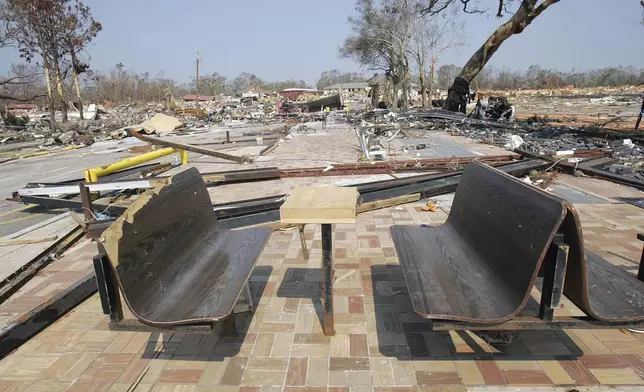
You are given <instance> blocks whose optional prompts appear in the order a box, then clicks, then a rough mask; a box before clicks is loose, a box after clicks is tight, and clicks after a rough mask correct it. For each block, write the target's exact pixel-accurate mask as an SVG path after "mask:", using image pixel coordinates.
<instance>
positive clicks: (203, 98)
mask: <svg viewBox="0 0 644 392" xmlns="http://www.w3.org/2000/svg"><path fill="white" fill-rule="evenodd" d="M183 100H184V101H186V102H194V101H199V102H208V101H214V100H215V96H214V95H186V96H184V97H183Z"/></svg>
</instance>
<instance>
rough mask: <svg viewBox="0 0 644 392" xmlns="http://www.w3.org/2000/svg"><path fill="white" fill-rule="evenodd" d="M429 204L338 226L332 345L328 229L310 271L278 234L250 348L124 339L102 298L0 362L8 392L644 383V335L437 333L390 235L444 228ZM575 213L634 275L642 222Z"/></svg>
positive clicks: (640, 213)
mask: <svg viewBox="0 0 644 392" xmlns="http://www.w3.org/2000/svg"><path fill="white" fill-rule="evenodd" d="M420 205H421V204H420V203H415V204H410V205H406V206H403V207H393V208H389V209H384V210H379V211H373V212H369V213H365V214H361V215H359V217H358V222H357V224H356V225H337V226H335V227H334V236H335V241H334V244H335V250H334V254H335V271H336V272H335V287H334V303H335V322H336V326H335V327H336V336H334V337H325V336H324V335H323V334H322V329H321V325H320V320H319V317H320V316H319V314H320V313H319V312H320V307H321V304H320V299H319V297H320V280H321V274H320V264H321V263H320V260H321V250H320V237H319V236H320V233H319V228H317V227H315V226H307V228H306V236H307V239H308V245H309V247H310V248H311V257H310V259H309V260H308V261H307V260H305V259H303V256H302V252H301V249H300V244H299V239H298V236H297V234H296V232H293V231H276V232H274V233H273V235H272V237H271V239H270V241H269V243H268V245H267V247H266V249H265V250H264V252H263V254H262V256H261V258H260V260H259V263H258V266H257V267H256V269H255V272H254V273H253V275H252V277H251V290H252V292H253V295H254V297H255V300H256V302H257V303H258V306H257V311H256V312H255V313H254V314H252V315H249V316H247V318H246V319H247V320H248V322H247V323H245V324H241V325H239V336H238V337H236V338H228V337H219V336H218V335H208V336H204V335H185V334H150V333H134V332H112V331H109V330H108V329H107V327H106V326H107V316H104V315H103V314H102V312H101V307H100V303H99V299H98V297H97V296H94V297H92V298H91V299H89V300H87V301H85V302H84V303H83V304H81V305H80V306H78V307H77V308H76V309H75V310H74V311H72V312H71V313H69V314H68V315H66V316H65V317H63V318H62V319H60V320H59V321H58V322H56V323H55V324H53V325H52V326H50V327H49V328H47V329H46V330H45V331H43V332H42V333H40V334H38V335H37V336H36V337H34V338H33V339H31V340H29V341H28V342H27V343H25V344H24V345H23V346H22V347H21V348H20V349H18V350H17V351H16V352H14V353H13V354H11V355H9V356H8V357H7V358H5V359H3V360H2V361H0V391H6V390H11V391H40V390H43V391H58V390H61V391H63V390H69V391H132V390H136V391H149V390H150V391H177V392H178V391H206V390H213V391H240V392H241V391H280V390H287V391H292V392H296V391H301V392H304V391H311V392H316V391H334V392H339V391H379V392H384V391H427V392H428V391H431V392H434V391H450V392H451V391H464V390H465V389H466V388H469V387H474V386H499V387H501V386H522V385H529V386H539V385H541V386H555V385H573V386H574V385H616V384H617V385H644V334H639V333H632V332H629V331H627V330H618V329H615V330H592V331H591V330H568V331H557V332H550V331H546V332H534V331H533V332H530V331H523V332H519V333H515V334H514V335H513V339H512V341H511V343H509V344H494V343H487V342H486V340H485V339H484V338H483V337H482V335H479V334H475V333H471V332H431V331H430V330H429V329H428V324H427V323H426V322H423V320H421V319H419V318H418V317H416V316H415V314H414V313H413V311H412V309H411V303H410V300H409V297H408V295H407V292H406V287H405V283H404V281H403V277H402V273H401V270H400V268H399V266H398V259H397V257H396V255H395V252H394V248H393V242H392V240H391V237H390V236H389V232H388V228H389V226H391V225H392V224H421V223H425V224H435V223H441V222H443V221H444V220H445V218H446V214H445V212H443V211H440V210H439V211H438V212H436V213H430V212H422V211H420V208H419V207H420ZM577 208H578V210H579V213H580V215H581V218H582V221H583V226H584V231H585V233H586V236H587V238H586V239H587V241H588V246H589V247H590V248H591V249H595V250H596V251H598V252H599V253H600V254H602V255H604V256H606V257H607V258H608V259H609V260H611V261H613V262H615V263H617V264H620V265H624V266H625V267H627V269H628V270H630V271H634V270H635V269H636V265H637V264H636V260H639V255H640V252H641V244H638V242H637V241H636V240H635V239H634V238H635V233H636V232H637V231H638V230H639V231H642V229H644V228H643V227H642V222H644V210H642V209H640V208H637V207H634V206H631V205H626V204H595V205H578V206H577ZM87 262H88V263H90V259H89V258H88V260H87ZM571 307H574V306H573V305H572V304H570V303H569V302H565V303H564V309H562V310H561V312H562V314H570V313H574V312H575V309H572V308H571ZM642 388H644V386H643V387H642ZM490 390H495V389H490ZM511 390H514V389H511ZM528 390H529V389H528ZM537 390H538V389H537ZM545 390H548V391H552V389H545ZM564 390H565V389H564ZM579 390H580V391H581V390H583V389H579ZM633 390H637V389H633Z"/></svg>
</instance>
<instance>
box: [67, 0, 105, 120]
mask: <svg viewBox="0 0 644 392" xmlns="http://www.w3.org/2000/svg"><path fill="white" fill-rule="evenodd" d="M63 28H64V29H65V31H64V32H63V33H62V34H61V35H62V38H63V42H64V46H65V51H66V52H67V54H68V55H69V57H70V59H71V64H72V71H73V79H74V86H75V87H76V95H77V97H78V103H79V107H78V110H79V111H80V118H81V119H83V100H82V98H81V90H80V85H79V82H78V75H80V74H82V73H85V72H87V70H88V69H89V65H88V64H86V63H84V62H82V61H81V59H80V54H81V52H82V51H83V49H84V48H85V46H86V45H87V44H88V43H89V42H90V41H91V40H92V39H94V38H95V37H96V35H97V34H98V32H99V31H101V30H102V29H103V27H102V26H101V24H100V23H98V22H97V21H96V20H94V18H93V17H92V14H91V12H90V9H89V7H87V6H86V5H84V4H83V3H81V2H80V1H76V2H75V3H73V5H70V6H69V7H68V9H67V14H66V18H65V23H64V24H63Z"/></svg>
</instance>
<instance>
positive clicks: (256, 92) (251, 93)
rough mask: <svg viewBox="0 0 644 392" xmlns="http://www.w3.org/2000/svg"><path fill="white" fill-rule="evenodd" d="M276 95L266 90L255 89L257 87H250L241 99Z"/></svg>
mask: <svg viewBox="0 0 644 392" xmlns="http://www.w3.org/2000/svg"><path fill="white" fill-rule="evenodd" d="M273 94H276V93H275V91H273V90H266V89H263V88H257V87H252V88H250V89H248V91H246V92H245V93H243V94H242V98H255V99H258V98H262V97H266V96H270V95H273Z"/></svg>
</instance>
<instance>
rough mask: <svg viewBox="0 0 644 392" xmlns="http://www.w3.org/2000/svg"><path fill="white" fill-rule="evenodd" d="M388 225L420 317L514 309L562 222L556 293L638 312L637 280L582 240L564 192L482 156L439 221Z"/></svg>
mask: <svg viewBox="0 0 644 392" xmlns="http://www.w3.org/2000/svg"><path fill="white" fill-rule="evenodd" d="M390 231H391V234H392V237H393V240H394V245H395V248H396V252H397V254H398V257H399V260H400V265H401V268H402V270H403V273H404V276H405V280H406V283H407V286H408V289H409V294H410V296H411V300H412V304H413V307H414V310H415V311H416V312H417V313H418V315H420V316H421V317H425V318H428V319H436V320H450V321H457V322H469V323H477V324H499V323H503V322H505V321H508V320H510V319H511V318H513V317H514V316H517V315H518V314H519V313H520V312H521V311H522V310H523V308H524V307H525V305H526V303H527V301H528V299H529V297H530V292H531V290H532V287H533V286H534V283H535V279H536V278H537V275H538V273H539V270H540V268H541V266H542V264H543V262H544V258H545V256H546V253H547V251H548V249H549V248H550V246H551V243H552V241H553V238H554V236H555V235H556V234H557V233H558V232H560V233H563V235H564V242H565V243H566V244H567V245H568V246H569V254H568V264H567V268H566V270H565V272H566V275H565V285H564V294H565V295H566V296H567V297H568V298H569V299H570V300H571V301H573V303H575V305H577V306H578V307H579V308H580V309H581V310H582V311H584V312H585V313H586V314H587V315H588V316H590V317H592V318H594V319H597V320H599V321H603V322H613V323H623V322H635V321H641V320H644V284H642V283H641V282H639V281H638V280H637V278H636V277H635V276H633V275H630V274H629V273H627V272H626V271H624V270H622V269H621V268H619V267H617V266H615V265H613V264H611V263H609V262H607V261H605V260H603V259H602V258H600V257H598V256H597V255H595V254H593V253H591V252H589V251H585V250H584V247H583V238H582V235H581V227H580V225H579V218H578V217H577V213H576V212H575V209H574V207H573V206H572V205H571V204H570V203H569V202H567V201H565V200H563V199H561V198H559V197H557V196H554V195H551V194H549V193H547V192H545V191H542V190H540V189H538V188H535V187H533V186H531V185H528V184H525V183H523V182H521V181H520V180H517V179H516V178H514V177H511V176H509V175H506V174H505V173H503V172H501V171H499V170H496V169H494V168H492V167H489V166H487V165H484V164H482V163H479V162H474V163H471V164H470V165H468V166H467V168H466V169H465V171H464V173H463V177H462V178H461V180H460V182H459V185H458V188H457V190H456V194H455V197H454V202H453V205H452V208H451V211H450V214H449V217H448V219H447V221H446V222H445V223H444V224H443V225H441V226H438V227H427V226H421V227H418V226H392V227H391V229H390Z"/></svg>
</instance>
